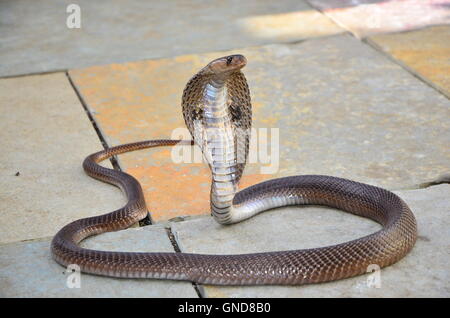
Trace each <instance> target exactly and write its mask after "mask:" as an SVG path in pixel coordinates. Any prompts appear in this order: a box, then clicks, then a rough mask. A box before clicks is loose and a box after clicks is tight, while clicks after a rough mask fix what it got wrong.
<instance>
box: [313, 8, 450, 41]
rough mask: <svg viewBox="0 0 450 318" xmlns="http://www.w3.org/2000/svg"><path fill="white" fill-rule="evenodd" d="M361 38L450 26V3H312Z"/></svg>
mask: <svg viewBox="0 0 450 318" xmlns="http://www.w3.org/2000/svg"><path fill="white" fill-rule="evenodd" d="M308 2H309V3H310V4H311V5H312V6H314V7H315V8H317V9H319V10H321V11H322V12H323V13H325V14H326V15H327V16H329V17H330V18H331V19H333V20H334V21H335V22H336V23H337V24H339V25H340V26H342V27H343V28H345V29H347V30H349V31H350V32H352V33H353V34H355V35H356V36H357V37H366V36H368V35H371V34H375V33H386V32H398V31H406V30H414V29H418V28H422V27H425V26H429V25H436V24H445V23H450V14H449V13H450V10H449V6H450V1H449V0H308Z"/></svg>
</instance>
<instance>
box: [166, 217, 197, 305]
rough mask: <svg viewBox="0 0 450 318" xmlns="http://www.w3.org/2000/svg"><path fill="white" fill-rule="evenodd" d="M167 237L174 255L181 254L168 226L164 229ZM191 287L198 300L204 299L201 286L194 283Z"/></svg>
mask: <svg viewBox="0 0 450 318" xmlns="http://www.w3.org/2000/svg"><path fill="white" fill-rule="evenodd" d="M165 230H166V233H167V236H168V238H169V241H170V243H171V244H172V247H173V249H174V250H175V253H181V249H180V246H179V245H178V242H177V239H176V237H175V235H174V234H173V232H172V228H171V227H170V224H169V225H168V226H166V227H165ZM191 284H192V287H193V288H194V290H195V292H196V293H197V296H198V298H205V295H204V292H203V286H202V285H200V284H197V283H195V282H191Z"/></svg>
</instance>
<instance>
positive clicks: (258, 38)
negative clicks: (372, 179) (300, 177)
mask: <svg viewBox="0 0 450 318" xmlns="http://www.w3.org/2000/svg"><path fill="white" fill-rule="evenodd" d="M72 3H74V2H73V1H72V0H62V1H58V2H57V3H55V2H54V1H51V0H45V1H38V2H36V1H33V0H23V1H14V0H3V1H1V2H0V21H2V27H1V29H0V47H1V48H2V50H1V52H0V61H1V62H2V63H0V76H11V75H18V74H29V73H36V72H48V71H54V70H62V69H68V68H75V67H85V66H90V65H98V64H107V63H113V62H126V61H136V60H142V59H148V58H156V57H168V56H176V55H180V54H188V53H200V52H211V51H216V50H229V49H233V48H239V47H246V46H252V45H260V44H264V43H274V42H291V41H298V40H301V39H305V38H309V37H316V36H323V35H329V34H336V33H339V32H342V31H343V30H342V29H341V28H340V27H338V26H337V25H336V24H335V23H334V22H332V21H331V20H330V19H329V18H327V17H326V16H325V15H323V14H321V13H320V12H318V11H316V10H314V9H312V8H311V7H310V6H309V5H308V4H306V3H305V2H304V1H300V0H279V1H276V2H274V1H271V0H247V1H240V0H232V1H220V0H214V1H209V0H196V1H183V0H176V1H141V0H130V1H126V2H124V1H121V0H113V1H89V0H79V1H76V2H75V3H76V4H78V5H79V6H80V9H81V28H79V29H69V28H68V27H67V25H66V20H67V18H68V17H69V13H66V8H67V6H68V5H69V4H72ZM70 12H71V13H72V12H73V11H70Z"/></svg>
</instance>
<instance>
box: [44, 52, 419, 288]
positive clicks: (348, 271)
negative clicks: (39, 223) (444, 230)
mask: <svg viewBox="0 0 450 318" xmlns="http://www.w3.org/2000/svg"><path fill="white" fill-rule="evenodd" d="M246 63H247V61H246V58H245V57H244V56H242V55H230V56H226V57H222V58H219V59H216V60H214V61H212V62H210V63H209V64H208V65H206V66H205V67H204V68H203V69H201V70H200V71H199V72H198V73H197V74H196V75H194V76H193V77H192V78H191V80H190V81H189V82H188V84H187V85H186V88H185V89H184V93H183V98H182V108H183V116H184V119H185V122H186V125H187V127H188V129H189V131H190V133H191V135H192V137H193V141H190V140H189V141H187V140H149V141H142V142H136V143H131V144H126V145H121V146H117V147H112V148H108V149H105V150H103V151H100V152H97V153H95V154H92V155H90V156H88V157H87V158H86V159H85V160H84V162H83V167H84V170H85V171H86V173H87V174H88V175H90V176H91V177H93V178H96V179H99V180H101V181H104V182H107V183H111V184H113V185H115V186H117V187H119V188H120V189H121V190H122V191H123V192H124V193H125V194H126V196H127V199H128V201H127V204H126V205H125V206H124V207H122V208H120V209H118V210H116V211H114V212H111V213H108V214H104V215H100V216H94V217H90V218H85V219H80V220H76V221H74V222H72V223H70V224H68V225H66V226H64V227H63V228H62V229H61V230H60V231H59V232H58V233H57V234H56V235H55V237H54V238H53V240H52V243H51V252H52V256H53V258H54V259H55V260H56V262H58V263H60V264H61V265H63V266H67V265H69V264H77V265H78V266H80V268H81V271H82V272H85V273H91V274H97V275H103V276H111V277H126V278H154V279H173V280H188V281H193V282H197V283H205V284H216V285H258V284H259V285H264V284H266V285H267V284H278V285H300V284H308V283H319V282H326V281H333V280H338V279H343V278H347V277H352V276H355V275H360V274H363V273H365V272H366V270H367V268H368V266H369V265H371V264H376V265H378V266H379V267H380V268H381V267H384V266H388V265H391V264H393V263H395V262H397V261H398V260H400V259H401V258H402V257H403V256H405V255H406V254H407V253H408V252H409V251H410V250H411V249H412V247H413V246H414V243H415V241H416V238H417V225H416V220H415V218H414V215H413V214H412V212H411V210H410V209H409V207H408V206H407V205H406V203H405V202H403V200H402V199H400V198H399V197H398V196H397V195H395V194H394V193H392V192H390V191H387V190H385V189H382V188H378V187H375V186H371V185H367V184H363V183H359V182H355V181H351V180H347V179H342V178H336V177H331V176H321V175H303V176H292V177H285V178H279V179H272V180H268V181H265V182H262V183H259V184H256V185H253V186H250V187H248V188H246V189H243V190H241V191H239V192H238V188H237V186H238V182H239V180H240V178H241V176H242V172H243V170H244V166H245V162H246V158H247V155H248V151H249V150H248V149H249V146H248V144H249V135H248V134H247V135H246V134H244V135H243V136H241V135H242V134H241V132H240V130H242V131H246V130H248V129H249V128H250V126H251V116H252V114H251V113H252V112H251V102H250V92H249V88H248V85H247V81H246V79H245V76H244V75H243V73H242V71H241V69H242V68H243V67H244V66H245V65H246ZM194 142H195V143H196V144H197V145H198V146H200V148H201V149H202V151H203V154H204V156H205V158H206V160H207V162H208V164H209V166H210V168H211V172H212V185H211V193H210V204H211V212H212V215H213V216H214V218H215V219H216V220H217V221H218V222H219V223H221V224H231V223H236V222H239V221H242V220H244V219H247V218H249V217H252V216H253V215H255V214H257V213H259V212H262V211H265V210H268V209H273V208H276V207H281V206H287V205H303V204H316V205H324V206H329V207H333V208H337V209H340V210H344V211H347V212H350V213H353V214H356V215H359V216H363V217H367V218H370V219H372V220H374V221H376V222H378V223H380V224H381V225H382V229H381V230H379V231H378V232H375V233H372V234H370V235H368V236H365V237H362V238H359V239H356V240H352V241H349V242H345V243H341V244H337V245H333V246H326V247H320V248H313V249H301V250H287V251H274V252H268V253H253V254H238V255H212V254H191V253H130V252H111V251H98V250H90V249H85V248H82V247H80V246H79V243H80V242H81V241H82V240H83V239H85V238H87V237H89V236H92V235H96V234H99V233H103V232H109V231H117V230H121V229H126V228H128V227H129V226H131V225H132V224H135V223H136V222H137V221H139V220H141V219H143V218H145V217H146V216H147V213H148V212H147V208H146V205H145V201H144V196H143V193H142V189H141V186H140V184H139V183H138V181H137V180H136V179H135V178H133V177H132V176H130V175H128V174H126V173H124V172H121V171H117V170H112V169H108V168H105V167H102V166H100V165H99V164H98V162H100V161H102V160H105V159H107V158H110V157H111V156H113V155H117V154H121V153H124V152H128V151H133V150H138V149H144V148H150V147H157V146H174V145H180V144H181V145H192V144H194Z"/></svg>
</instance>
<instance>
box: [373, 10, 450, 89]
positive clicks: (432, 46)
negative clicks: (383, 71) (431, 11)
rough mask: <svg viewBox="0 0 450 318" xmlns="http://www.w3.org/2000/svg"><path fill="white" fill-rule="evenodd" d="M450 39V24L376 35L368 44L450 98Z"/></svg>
mask: <svg viewBox="0 0 450 318" xmlns="http://www.w3.org/2000/svg"><path fill="white" fill-rule="evenodd" d="M449 14H450V13H449ZM449 39H450V25H447V26H435V27H429V28H426V29H422V30H417V31H411V32H403V33H392V34H382V35H376V36H373V37H370V38H368V41H369V42H370V43H372V44H374V45H375V46H377V47H379V48H381V49H382V50H384V51H386V52H387V53H389V54H390V55H392V56H393V57H394V58H395V59H397V60H398V61H400V62H401V63H402V64H404V65H405V66H406V67H407V68H409V69H410V70H412V72H414V73H416V74H418V75H419V76H420V77H421V78H423V79H424V80H425V81H427V82H428V83H430V84H431V85H433V86H434V87H436V88H437V89H439V90H440V91H441V92H443V93H444V94H446V95H447V96H448V97H450V77H449V74H450V58H449V57H450V41H449Z"/></svg>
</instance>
